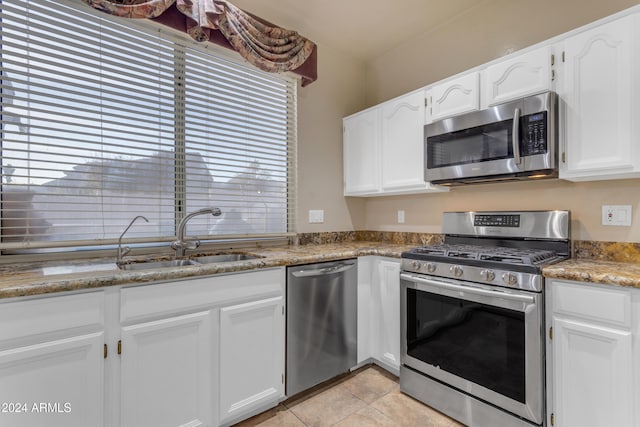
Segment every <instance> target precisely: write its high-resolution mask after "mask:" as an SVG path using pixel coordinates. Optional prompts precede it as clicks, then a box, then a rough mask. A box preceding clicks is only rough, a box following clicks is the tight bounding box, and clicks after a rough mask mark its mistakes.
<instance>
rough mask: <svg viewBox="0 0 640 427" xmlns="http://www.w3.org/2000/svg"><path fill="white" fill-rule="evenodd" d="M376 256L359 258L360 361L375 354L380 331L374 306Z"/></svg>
mask: <svg viewBox="0 0 640 427" xmlns="http://www.w3.org/2000/svg"><path fill="white" fill-rule="evenodd" d="M374 259H376V258H375V257H372V256H365V257H360V258H358V309H357V312H358V323H357V325H358V359H357V361H358V363H362V362H364V361H366V360H367V359H370V358H372V357H374V356H375V352H374V348H376V346H377V344H376V343H377V336H378V331H377V328H376V327H375V325H374V319H375V317H374V314H373V308H372V298H373V294H372V289H373V286H372V283H371V279H372V272H373V266H374Z"/></svg>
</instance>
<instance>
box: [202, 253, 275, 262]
mask: <svg viewBox="0 0 640 427" xmlns="http://www.w3.org/2000/svg"><path fill="white" fill-rule="evenodd" d="M258 258H264V257H262V256H258V255H249V254H218V255H204V256H197V257H194V258H191V260H192V261H195V262H196V263H198V264H213V263H216V262H231V261H246V260H250V259H258Z"/></svg>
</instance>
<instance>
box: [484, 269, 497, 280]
mask: <svg viewBox="0 0 640 427" xmlns="http://www.w3.org/2000/svg"><path fill="white" fill-rule="evenodd" d="M480 277H482V278H483V279H484V280H486V281H487V282H491V281H493V279H495V278H496V273H494V272H493V270H482V271H481V272H480Z"/></svg>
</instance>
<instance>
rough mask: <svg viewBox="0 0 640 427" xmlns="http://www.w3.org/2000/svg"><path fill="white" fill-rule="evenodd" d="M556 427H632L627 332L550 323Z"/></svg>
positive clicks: (566, 322) (563, 321)
mask: <svg viewBox="0 0 640 427" xmlns="http://www.w3.org/2000/svg"><path fill="white" fill-rule="evenodd" d="M553 325H554V329H553V330H554V338H553V341H552V342H553V352H554V355H553V363H554V370H553V371H554V384H553V385H554V399H555V402H554V407H553V414H554V417H555V425H557V426H562V427H590V426H592V427H600V426H631V425H633V423H632V415H633V395H632V381H633V376H632V375H631V373H632V372H633V369H632V367H633V365H632V357H631V344H632V339H631V332H629V331H622V330H617V329H613V328H607V327H602V326H598V325H597V324H591V323H588V322H582V321H574V320H567V319H559V318H554V321H553Z"/></svg>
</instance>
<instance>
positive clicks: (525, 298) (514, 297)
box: [400, 273, 535, 304]
mask: <svg viewBox="0 0 640 427" xmlns="http://www.w3.org/2000/svg"><path fill="white" fill-rule="evenodd" d="M400 278H401V279H404V280H408V281H410V282H416V283H423V284H426V285H431V286H434V287H437V288H442V289H449V290H451V291H459V292H466V293H469V294H474V295H482V296H488V297H494V298H502V299H505V300H509V301H517V302H524V303H528V304H533V303H534V302H535V299H534V298H533V296H531V295H520V294H510V293H506V292H500V291H489V290H486V289H480V288H474V287H471V286H462V285H456V284H455V283H448V282H442V281H440V280H435V279H425V278H422V277H418V276H413V275H410V274H406V273H401V274H400Z"/></svg>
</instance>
